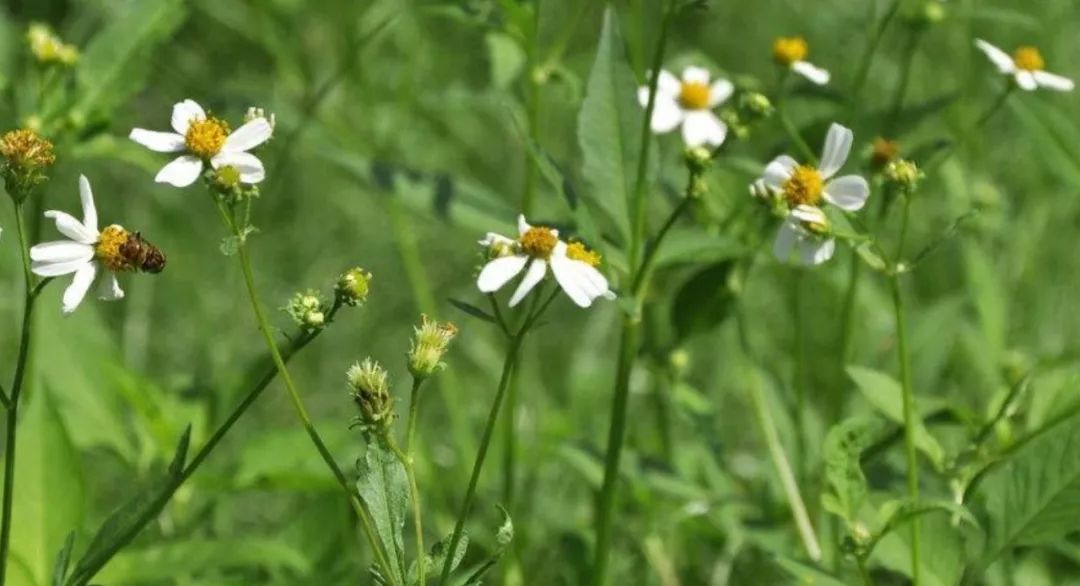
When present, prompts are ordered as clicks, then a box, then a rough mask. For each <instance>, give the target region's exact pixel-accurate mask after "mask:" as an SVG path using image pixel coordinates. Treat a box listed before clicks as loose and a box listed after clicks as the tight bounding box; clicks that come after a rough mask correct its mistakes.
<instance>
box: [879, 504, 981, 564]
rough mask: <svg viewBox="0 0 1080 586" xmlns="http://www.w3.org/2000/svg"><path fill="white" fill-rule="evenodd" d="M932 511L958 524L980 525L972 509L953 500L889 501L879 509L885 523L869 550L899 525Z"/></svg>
mask: <svg viewBox="0 0 1080 586" xmlns="http://www.w3.org/2000/svg"><path fill="white" fill-rule="evenodd" d="M931 513H945V514H946V515H947V517H946V518H948V519H949V521H950V523H951V524H953V525H958V524H959V523H961V522H963V523H967V524H968V525H970V526H972V527H978V526H979V522H978V521H977V520H976V519H975V516H974V515H972V514H971V511H969V510H967V509H966V508H965V507H964V506H963V505H960V504H957V503H955V502H953V501H947V500H941V499H935V500H929V501H919V502H911V501H899V500H893V501H888V502H886V503H885V504H883V505H882V506H881V508H880V509H879V510H878V514H879V516H880V517H883V518H884V519H885V523H884V525H882V527H881V529H879V530H878V531H877V533H876V534H875V535H874V537H873V538H872V539H871V541H870V545H869V546H868V548H867V552H868V553H869V552H871V551H873V549H874V546H875V545H877V542H878V541H880V540H881V539H882V538H883V537H885V536H886V535H888V534H889V533H891V532H893V531H895V530H896V529H897V528H898V527H901V526H903V525H904V524H905V523H907V522H908V521H910V520H912V519H914V518H916V517H921V516H923V515H928V514H931Z"/></svg>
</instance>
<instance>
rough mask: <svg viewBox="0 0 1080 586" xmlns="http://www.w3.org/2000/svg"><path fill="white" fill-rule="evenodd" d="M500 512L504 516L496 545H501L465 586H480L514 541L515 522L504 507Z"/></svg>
mask: <svg viewBox="0 0 1080 586" xmlns="http://www.w3.org/2000/svg"><path fill="white" fill-rule="evenodd" d="M499 512H500V513H502V516H503V522H502V525H500V526H499V530H498V531H497V532H496V533H495V543H497V544H499V547H498V548H496V549H495V552H494V553H493V554H491V555H490V556H488V559H487V560H485V561H484V563H482V564H480V567H479V568H477V569H476V570H474V571H473V573H472V574H470V575H469V578H468V579H466V580H465V586H470V585H476V586H479V584H481V579H482V578H483V577H484V574H486V573H487V572H488V570H490V569H491V568H493V567H495V564H496V563H498V561H499V558H501V557H502V556H503V554H504V553H506V548H508V547H510V542H512V541H513V540H514V522H513V520H511V519H510V513H508V512H507V511H506V509H505V508H503V507H502V506H499Z"/></svg>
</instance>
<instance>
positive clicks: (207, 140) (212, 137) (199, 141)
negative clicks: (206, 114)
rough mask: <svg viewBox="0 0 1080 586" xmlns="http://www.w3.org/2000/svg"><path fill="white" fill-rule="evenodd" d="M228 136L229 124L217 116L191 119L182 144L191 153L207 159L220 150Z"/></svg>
mask: <svg viewBox="0 0 1080 586" xmlns="http://www.w3.org/2000/svg"><path fill="white" fill-rule="evenodd" d="M228 136H229V125H228V124H226V123H225V121H224V120H221V119H219V118H214V117H210V118H206V119H204V120H193V121H192V122H191V126H189V127H188V131H187V134H186V135H184V144H185V145H187V150H188V152H190V153H191V154H193V155H196V156H198V157H200V158H202V159H209V158H211V157H213V156H214V155H216V154H218V153H219V152H220V151H221V145H223V144H225V139H226V138H228Z"/></svg>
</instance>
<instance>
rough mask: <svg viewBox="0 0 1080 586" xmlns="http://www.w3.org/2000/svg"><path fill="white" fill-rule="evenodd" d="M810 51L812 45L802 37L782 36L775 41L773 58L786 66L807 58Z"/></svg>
mask: <svg viewBox="0 0 1080 586" xmlns="http://www.w3.org/2000/svg"><path fill="white" fill-rule="evenodd" d="M809 53H810V47H809V46H808V45H807V44H806V39H804V38H802V37H780V38H779V39H776V41H774V42H773V59H776V62H777V63H779V64H780V65H783V66H784V67H791V65H792V64H793V63H796V62H798V61H803V60H805V59H806V56H807V54H809Z"/></svg>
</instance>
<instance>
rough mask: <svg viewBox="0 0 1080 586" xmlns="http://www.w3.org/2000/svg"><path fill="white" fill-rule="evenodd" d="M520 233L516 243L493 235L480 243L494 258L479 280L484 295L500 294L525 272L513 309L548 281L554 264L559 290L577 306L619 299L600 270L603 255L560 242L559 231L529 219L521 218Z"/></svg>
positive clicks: (482, 271) (573, 244)
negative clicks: (545, 278)
mask: <svg viewBox="0 0 1080 586" xmlns="http://www.w3.org/2000/svg"><path fill="white" fill-rule="evenodd" d="M518 233H519V234H518V239H517V240H513V239H510V238H507V237H505V236H501V235H499V234H494V233H490V232H489V233H488V234H487V236H486V237H485V238H484V239H483V240H481V241H480V244H482V245H483V246H486V247H487V248H488V250H489V252H490V253H491V255H492V257H493V258H492V260H490V261H489V262H488V263H487V264H486V265H484V268H483V269H482V270H481V271H480V276H479V277H478V278H477V280H476V285H477V287H479V288H480V291H481V292H483V293H494V292H495V291H498V290H499V289H501V288H502V287H503V285H505V284H506V283H508V282H510V280H511V279H513V278H514V277H515V276H517V275H518V274H519V273H521V271H523V270H524V271H525V277H524V278H522V279H521V283H520V284H519V285H518V288H517V290H516V291H514V294H513V296H511V297H510V307H514V306H515V305H517V304H518V303H520V302H521V300H522V299H524V298H525V296H526V295H528V294H529V292H530V291H532V290H533V288H535V287H536V285H538V284H539V283H540V281H542V280H543V279H544V277H545V276H546V275H547V268H548V266H549V265H550V266H551V272H552V273H553V274H554V275H555V281H556V282H558V284H559V287H561V288H562V290H563V292H564V293H566V295H567V296H568V297H570V300H571V301H573V302H574V303H576V304H577V305H579V306H581V307H589V306H590V305H592V303H593V301H595V300H596V298H598V297H603V298H605V299H614V298H615V294H614V293H612V292H611V290H610V289H609V288H608V282H607V279H606V278H604V275H602V274H600V271H598V270H596V266H597V265H598V264H599V263H600V255H598V254H596V253H595V252H592V251H590V250H588V249H586V248H585V247H584V246H583V245H582V244H581V243H580V242H571V243H569V244H567V243H566V242H563V241H562V240H559V232H558V230H554V229H551V228H546V227H544V226H531V225H529V223H528V222H526V221H525V216H518ZM526 266H527V267H528V268H527V269H526Z"/></svg>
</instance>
